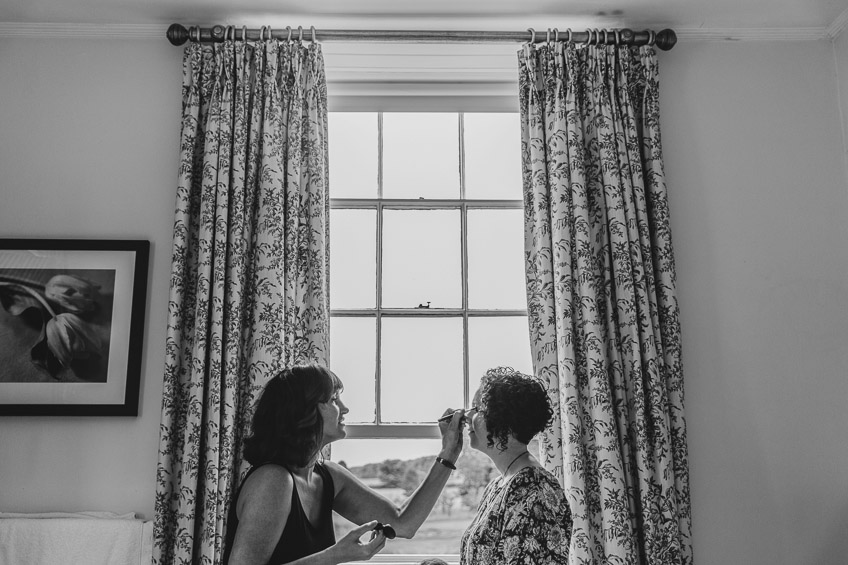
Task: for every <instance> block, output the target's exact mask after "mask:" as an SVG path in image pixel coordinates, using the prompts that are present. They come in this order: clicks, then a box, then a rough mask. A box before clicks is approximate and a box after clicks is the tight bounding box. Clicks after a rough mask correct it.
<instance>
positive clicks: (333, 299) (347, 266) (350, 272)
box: [330, 209, 377, 308]
mask: <svg viewBox="0 0 848 565" xmlns="http://www.w3.org/2000/svg"><path fill="white" fill-rule="evenodd" d="M376 289H377V211H376V210H342V209H332V210H330V304H331V305H332V307H333V308H374V306H375V304H376V303H377V290H376Z"/></svg>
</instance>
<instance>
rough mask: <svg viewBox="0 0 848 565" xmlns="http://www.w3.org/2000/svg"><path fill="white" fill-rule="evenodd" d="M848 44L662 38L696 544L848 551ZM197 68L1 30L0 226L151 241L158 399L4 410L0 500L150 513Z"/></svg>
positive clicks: (150, 48) (816, 559) (727, 559)
mask: <svg viewBox="0 0 848 565" xmlns="http://www.w3.org/2000/svg"><path fill="white" fill-rule="evenodd" d="M835 51H836V53H837V57H836V61H835V58H834V52H835ZM846 51H848V47H846V46H845V43H844V40H842V43H840V44H838V45H837V49H836V50H834V47H833V46H832V45H831V44H830V43H827V42H786V43H762V42H734V43H689V44H686V43H681V44H678V45H677V46H676V47H675V48H674V49H673V50H672V51H670V52H667V53H662V54H661V55H660V62H661V67H660V72H661V81H662V83H661V84H662V91H661V106H662V128H663V137H664V139H663V142H664V147H665V162H666V170H667V175H668V182H669V192H670V204H671V214H672V228H673V234H674V245H675V252H676V257H677V269H678V271H677V272H678V285H679V295H680V303H681V309H682V323H683V340H684V341H683V343H684V359H683V360H684V370H685V379H686V408H687V420H688V425H689V453H690V464H691V489H692V506H693V528H694V543H695V562H696V564H698V565H725V564H728V563H745V564H764V565H765V564H769V565H771V564H778V563H786V564H792V565H803V564H811V565H812V564H819V563H823V564H830V563H844V562H845V556H846V555H848V536H846V535H845V532H846V531H848V449H847V448H846V447H848V445H846V440H845V437H846V435H848V410H846V405H848V378H846V377H848V348H846V336H848V253H846V249H848V245H846V243H848V237H846V236H848V229H846V220H848V181H846V170H845V162H844V146H843V141H842V140H843V137H842V130H841V125H840V120H841V115H840V103H839V100H838V92H839V89H838V88H837V83H838V82H839V83H841V87H843V93H844V92H845V91H846V90H848V89H846V88H844V85H845V81H846V77H848V72H846V73H843V74H842V75H841V77H842V78H841V79H837V77H836V69H837V67H839V69H840V72H841V71H842V70H843V69H845V67H846V66H848V54H846ZM839 53H841V55H839ZM181 70H182V69H181V49H179V48H175V47H172V46H170V45H169V44H168V43H167V42H166V41H165V40H164V38H163V39H162V40H161V41H151V40H125V41H118V40H114V41H113V40H106V39H103V40H94V39H71V40H45V39H2V40H0V76H2V77H4V78H3V80H0V100H2V104H0V171H2V180H0V237H102V238H144V239H149V240H151V242H152V257H151V271H150V277H149V284H150V291H149V295H150V299H149V301H148V309H147V316H146V321H145V322H146V331H145V343H144V364H143V367H142V384H141V386H142V394H141V412H140V416H139V417H138V418H58V417H53V418H34V417H32V418H23V417H14V418H13V417H5V418H0V454H1V455H0V511H47V510H111V511H116V512H129V511H135V512H139V513H141V514H142V515H144V516H145V517H147V518H150V517H152V515H153V497H154V490H155V472H156V461H157V454H156V451H157V441H158V424H159V404H160V401H161V391H162V364H163V351H164V348H163V343H164V333H165V321H166V307H167V297H168V277H169V261H170V242H171V224H172V213H173V211H172V208H173V202H174V187H175V182H176V166H177V151H178V131H179V130H178V119H179V111H180V81H181V78H180V77H181ZM331 92H332V89H331ZM844 100H845V98H844V94H843V103H842V108H843V109H844V108H845V104H844Z"/></svg>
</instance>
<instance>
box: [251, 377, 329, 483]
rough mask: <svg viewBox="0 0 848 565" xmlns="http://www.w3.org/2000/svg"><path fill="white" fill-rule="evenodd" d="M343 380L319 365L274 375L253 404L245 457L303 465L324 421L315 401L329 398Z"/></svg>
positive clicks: (318, 444)
mask: <svg viewBox="0 0 848 565" xmlns="http://www.w3.org/2000/svg"><path fill="white" fill-rule="evenodd" d="M341 389H342V382H341V381H340V380H339V378H338V377H337V376H336V375H335V374H334V373H333V372H332V371H329V370H328V369H326V368H324V367H321V366H319V365H297V366H294V367H290V368H286V369H283V371H282V372H281V373H279V374H278V375H276V376H274V377H273V378H272V379H271V380H270V381H268V384H266V385H265V389H264V390H263V391H262V396H261V397H260V398H259V402H258V403H257V405H256V411H255V412H254V413H253V420H252V422H251V426H250V436H249V437H248V438H247V439H245V442H244V458H245V459H246V460H247V462H248V463H250V464H251V465H258V464H259V463H264V462H266V461H274V462H277V463H281V464H283V465H290V466H296V467H304V466H306V465H307V464H309V461H310V460H311V459H312V457H313V456H314V455H315V453H317V452H318V450H319V449H320V448H321V438H322V436H323V433H324V421H323V420H322V418H321V414H320V413H319V411H318V404H319V403H323V402H328V401H329V400H330V399H331V398H332V397H333V395H334V394H335V393H336V392H338V391H340V390H341Z"/></svg>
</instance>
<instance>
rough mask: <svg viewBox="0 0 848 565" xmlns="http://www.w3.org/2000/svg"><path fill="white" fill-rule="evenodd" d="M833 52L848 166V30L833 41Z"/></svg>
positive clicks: (844, 148)
mask: <svg viewBox="0 0 848 565" xmlns="http://www.w3.org/2000/svg"><path fill="white" fill-rule="evenodd" d="M833 54H834V59H835V60H836V78H837V79H838V88H839V108H840V110H841V112H840V113H841V115H842V135H843V139H844V147H843V150H844V152H845V156H846V159H845V160H846V168H848V31H844V30H843V31H842V33H840V34H839V36H838V37H837V38H836V40H834V42H833Z"/></svg>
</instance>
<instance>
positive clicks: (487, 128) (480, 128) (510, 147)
mask: <svg viewBox="0 0 848 565" xmlns="http://www.w3.org/2000/svg"><path fill="white" fill-rule="evenodd" d="M463 119H464V122H465V124H464V126H465V127H464V133H465V197H466V198H485V199H487V200H495V199H507V200H521V199H522V194H523V189H522V181H521V174H522V173H521V124H520V122H519V116H518V114H516V113H501V114H484V113H480V114H478V113H468V114H464V115H463Z"/></svg>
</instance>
